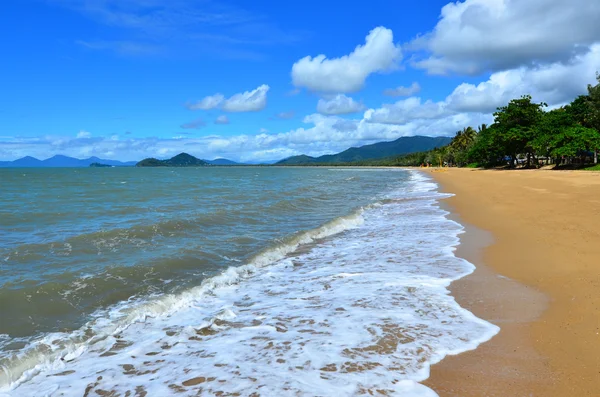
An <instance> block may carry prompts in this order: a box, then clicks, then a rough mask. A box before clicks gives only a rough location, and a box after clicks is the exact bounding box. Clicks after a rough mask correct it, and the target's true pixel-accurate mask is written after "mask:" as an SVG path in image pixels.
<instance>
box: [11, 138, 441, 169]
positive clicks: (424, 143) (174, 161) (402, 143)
mask: <svg viewBox="0 0 600 397" xmlns="http://www.w3.org/2000/svg"><path fill="white" fill-rule="evenodd" d="M451 140H452V139H451V138H447V137H426V136H413V137H402V138H399V139H396V140H395V141H391V142H379V143H374V144H372V145H365V146H360V147H352V148H350V149H347V150H344V151H343V152H340V153H337V154H327V155H325V156H320V157H311V156H306V155H300V156H293V157H288V158H287V159H284V160H281V161H278V162H262V163H256V162H249V164H275V165H312V164H343V163H352V162H356V161H364V160H373V159H382V158H386V157H393V156H401V155H404V154H409V153H415V152H425V151H428V150H431V149H434V148H436V147H442V146H446V145H448V144H449V143H450V141H451ZM92 164H94V165H93V166H94V167H101V166H114V167H132V166H138V167H201V166H207V165H243V164H241V163H236V162H235V161H231V160H228V159H223V158H218V159H214V160H202V159H199V158H197V157H194V156H192V155H190V154H187V153H180V154H178V155H177V156H175V157H172V158H170V159H166V160H158V159H155V158H147V159H144V160H142V161H140V162H137V161H125V162H123V161H117V160H106V159H101V158H98V157H90V158H87V159H76V158H73V157H67V156H63V155H56V156H53V157H50V158H49V159H46V160H39V159H36V158H35V157H31V156H27V157H23V158H20V159H18V160H14V161H0V168H7V167H89V166H91V165H92Z"/></svg>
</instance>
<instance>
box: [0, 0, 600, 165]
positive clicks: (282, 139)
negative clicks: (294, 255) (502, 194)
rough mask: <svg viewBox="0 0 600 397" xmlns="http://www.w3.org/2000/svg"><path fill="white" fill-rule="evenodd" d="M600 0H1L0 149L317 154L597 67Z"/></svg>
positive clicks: (446, 124) (411, 129) (549, 96)
mask: <svg viewBox="0 0 600 397" xmlns="http://www.w3.org/2000/svg"><path fill="white" fill-rule="evenodd" d="M599 20H600V1H591V0H464V1H457V2H451V3H448V2H447V1H437V0H431V1H428V0H403V1H399V0H393V1H392V0H390V1H383V0H370V1H369V2H362V1H322V0H321V1H313V0H303V1H301V2H287V1H260V0H257V1H252V2H250V1H241V0H236V1H233V0H218V1H216V0H4V1H3V3H2V11H1V12H0V31H1V33H2V34H1V35H0V54H1V60H2V61H1V62H0V160H14V159H17V158H20V157H23V156H34V157H37V158H39V159H45V158H48V157H51V156H53V155H56V154H63V155H68V156H73V157H77V158H87V157H90V156H98V157H100V158H105V159H116V160H123V161H129V160H140V159H142V158H146V157H157V158H169V157H172V156H173V155H176V154H178V153H180V152H187V153H190V154H192V155H194V156H196V157H199V158H203V159H208V160H212V159H215V158H221V157H224V158H228V159H231V160H235V161H244V162H260V161H273V160H278V159H282V158H285V157H289V156H292V155H297V154H308V155H313V156H318V155H322V154H328V153H335V152H339V151H341V150H344V149H346V148H348V147H351V146H359V145H363V144H369V143H374V142H379V141H389V140H394V139H397V138H399V137H402V136H414V135H426V136H453V135H454V134H455V133H456V131H457V130H460V129H462V128H464V127H466V126H469V125H470V126H478V125H480V124H482V123H490V122H492V121H493V116H492V113H493V112H494V111H495V109H496V108H497V107H498V106H502V105H504V104H506V103H508V101H509V100H510V99H513V98H518V97H520V96H521V95H525V94H531V95H532V96H533V99H534V100H536V101H540V102H541V101H543V102H546V103H548V104H549V105H550V106H551V107H557V106H561V105H564V104H566V103H568V102H570V101H571V100H572V99H574V98H575V97H576V96H577V95H581V94H585V93H586V91H587V85H588V84H590V83H595V81H596V79H595V75H596V72H597V71H600V23H598V21H599Z"/></svg>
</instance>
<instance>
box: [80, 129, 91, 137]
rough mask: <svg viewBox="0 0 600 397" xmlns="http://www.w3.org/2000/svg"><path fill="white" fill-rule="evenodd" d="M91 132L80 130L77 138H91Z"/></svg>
mask: <svg viewBox="0 0 600 397" xmlns="http://www.w3.org/2000/svg"><path fill="white" fill-rule="evenodd" d="M91 137H92V133H91V132H88V131H84V130H81V131H79V132H78V133H77V138H91Z"/></svg>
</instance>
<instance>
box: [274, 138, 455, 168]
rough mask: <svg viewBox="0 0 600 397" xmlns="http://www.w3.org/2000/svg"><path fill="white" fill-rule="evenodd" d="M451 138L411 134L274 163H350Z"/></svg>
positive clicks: (428, 146)
mask: <svg viewBox="0 0 600 397" xmlns="http://www.w3.org/2000/svg"><path fill="white" fill-rule="evenodd" d="M451 140H452V138H447V137H427V136H411V137H402V138H399V139H396V140H395V141H391V142H378V143H374V144H372V145H365V146H361V147H352V148H350V149H347V150H344V151H343V152H341V153H337V154H327V155H325V156H320V157H311V156H306V155H300V156H292V157H288V158H287V159H284V160H281V161H279V162H277V163H275V164H276V165H311V164H336V163H352V162H354V161H362V160H372V159H380V158H385V157H392V156H401V155H403V154H409V153H415V152H425V151H428V150H431V149H434V148H436V147H442V146H446V145H447V144H449V143H450V141H451Z"/></svg>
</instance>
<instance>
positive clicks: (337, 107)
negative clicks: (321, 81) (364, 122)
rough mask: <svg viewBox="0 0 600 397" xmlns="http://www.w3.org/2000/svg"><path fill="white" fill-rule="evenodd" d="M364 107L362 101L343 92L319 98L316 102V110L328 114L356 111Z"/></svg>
mask: <svg viewBox="0 0 600 397" xmlns="http://www.w3.org/2000/svg"><path fill="white" fill-rule="evenodd" d="M364 109H365V106H364V105H363V104H362V103H359V102H356V101H354V99H352V98H350V97H347V96H346V95H343V94H338V95H336V96H334V97H333V98H331V99H319V102H318V103H317V112H319V113H321V114H328V115H335V114H350V113H357V112H360V111H361V110H364Z"/></svg>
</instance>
